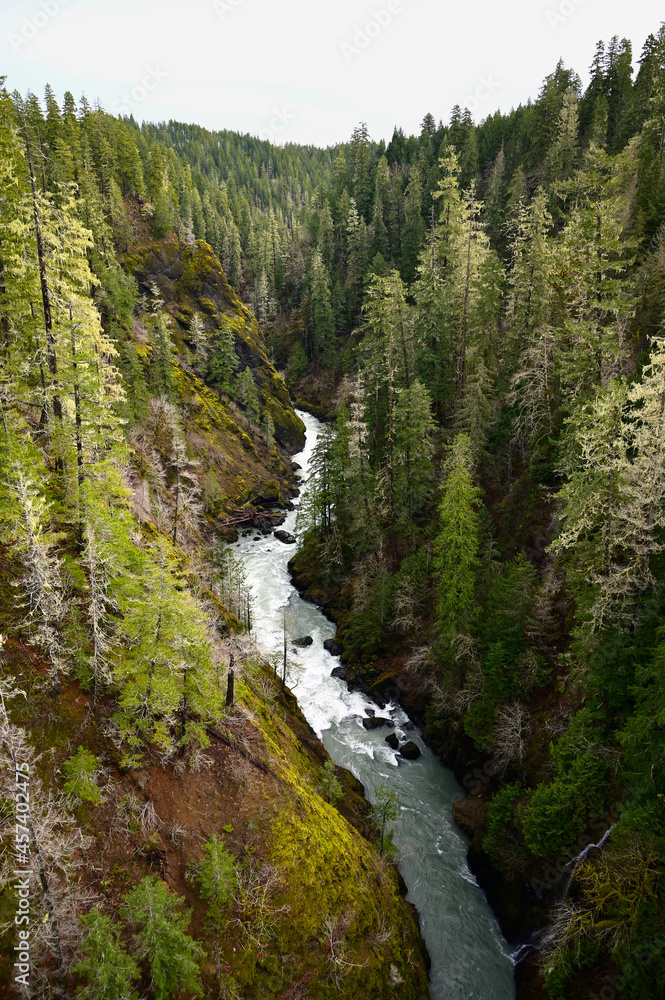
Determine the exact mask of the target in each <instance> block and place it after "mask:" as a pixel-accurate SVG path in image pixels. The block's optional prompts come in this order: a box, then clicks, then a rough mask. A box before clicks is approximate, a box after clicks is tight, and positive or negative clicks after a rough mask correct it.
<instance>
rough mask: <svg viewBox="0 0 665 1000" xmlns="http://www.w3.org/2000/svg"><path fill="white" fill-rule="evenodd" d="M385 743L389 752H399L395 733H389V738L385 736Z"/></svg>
mask: <svg viewBox="0 0 665 1000" xmlns="http://www.w3.org/2000/svg"><path fill="white" fill-rule="evenodd" d="M386 743H387V744H388V746H389V747H390V749H391V750H399V739H398V738H397V735H396V734H395V733H391V734H390V736H386Z"/></svg>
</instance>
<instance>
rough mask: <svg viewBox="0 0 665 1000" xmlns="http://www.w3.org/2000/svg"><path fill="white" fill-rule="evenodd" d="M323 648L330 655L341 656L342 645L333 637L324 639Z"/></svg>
mask: <svg viewBox="0 0 665 1000" xmlns="http://www.w3.org/2000/svg"><path fill="white" fill-rule="evenodd" d="M323 648H324V649H325V650H326V651H327V652H328V653H330V655H331V656H341V655H342V647H341V646H340V645H339V643H338V642H335V640H334V639H326V641H325V642H324V644H323Z"/></svg>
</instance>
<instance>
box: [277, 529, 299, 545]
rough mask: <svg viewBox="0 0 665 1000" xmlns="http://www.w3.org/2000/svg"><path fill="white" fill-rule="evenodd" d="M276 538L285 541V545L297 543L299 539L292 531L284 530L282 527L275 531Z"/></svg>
mask: <svg viewBox="0 0 665 1000" xmlns="http://www.w3.org/2000/svg"><path fill="white" fill-rule="evenodd" d="M275 538H277V539H278V540H279V541H280V542H284V544H285V545H295V544H296V542H297V541H298V539H297V538H296V536H295V535H292V534H291V532H290V531H283V530H282V529H281V528H280V530H279V531H276V532H275Z"/></svg>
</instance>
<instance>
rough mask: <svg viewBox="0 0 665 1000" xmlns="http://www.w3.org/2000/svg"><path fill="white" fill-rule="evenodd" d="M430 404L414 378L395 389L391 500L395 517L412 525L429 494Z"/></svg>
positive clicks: (430, 485) (431, 466)
mask: <svg viewBox="0 0 665 1000" xmlns="http://www.w3.org/2000/svg"><path fill="white" fill-rule="evenodd" d="M434 428H435V424H434V419H433V417H432V401H431V398H430V394H429V392H428V391H427V389H426V388H425V386H424V385H423V384H422V382H420V381H419V380H418V379H415V380H414V381H413V382H412V383H411V385H410V386H408V388H407V387H404V388H402V389H398V390H397V400H396V402H395V467H396V476H395V497H396V509H397V515H398V518H399V519H401V520H403V521H404V523H405V524H407V525H409V524H411V523H412V521H413V518H414V516H415V515H417V514H418V513H420V511H421V510H422V508H423V505H424V503H425V501H426V500H427V498H428V496H429V495H430V493H431V491H432V485H433V478H434V467H433V465H432V452H433V449H434V444H433V440H432V438H433V433H434Z"/></svg>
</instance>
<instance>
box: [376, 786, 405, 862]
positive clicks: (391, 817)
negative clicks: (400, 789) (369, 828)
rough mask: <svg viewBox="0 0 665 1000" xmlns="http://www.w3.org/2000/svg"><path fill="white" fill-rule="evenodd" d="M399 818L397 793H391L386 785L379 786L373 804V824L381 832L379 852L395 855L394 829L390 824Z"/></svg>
mask: <svg viewBox="0 0 665 1000" xmlns="http://www.w3.org/2000/svg"><path fill="white" fill-rule="evenodd" d="M398 818H399V798H398V795H397V792H393V791H391V790H390V789H389V788H387V787H386V786H385V785H378V786H377V787H376V788H375V790H374V801H373V802H372V822H373V823H374V825H375V826H376V827H377V829H378V831H379V844H378V847H379V852H380V853H381V854H384V853H385V854H388V855H391V854H393V853H394V847H393V843H392V829H391V827H390V825H389V824H390V823H394V822H395V820H396V819H398Z"/></svg>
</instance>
